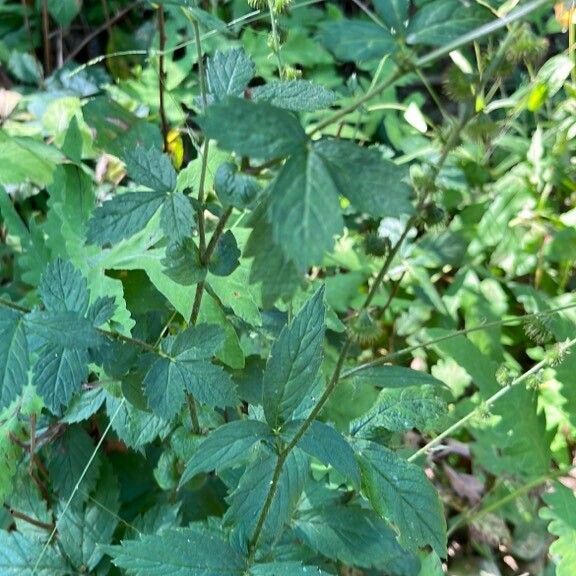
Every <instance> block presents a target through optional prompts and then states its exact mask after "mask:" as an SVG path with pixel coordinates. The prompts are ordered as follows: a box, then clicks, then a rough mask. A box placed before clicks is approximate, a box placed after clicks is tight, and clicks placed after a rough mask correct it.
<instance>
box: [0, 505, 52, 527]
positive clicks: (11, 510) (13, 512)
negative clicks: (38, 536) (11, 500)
mask: <svg viewBox="0 0 576 576" xmlns="http://www.w3.org/2000/svg"><path fill="white" fill-rule="evenodd" d="M4 508H5V509H6V510H8V513H9V514H10V516H12V518H18V519H19V520H23V521H24V522H27V523H28V524H31V525H32V526H36V528H42V529H43V530H52V529H53V528H54V524H47V523H46V522H41V521H40V520H37V519H36V518H32V517H31V516H28V514H24V512H19V511H18V510H14V508H10V506H8V504H4Z"/></svg>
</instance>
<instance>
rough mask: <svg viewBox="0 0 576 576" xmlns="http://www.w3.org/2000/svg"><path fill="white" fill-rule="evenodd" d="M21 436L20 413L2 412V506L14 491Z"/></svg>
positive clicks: (19, 461)
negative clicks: (18, 439) (17, 441)
mask: <svg viewBox="0 0 576 576" xmlns="http://www.w3.org/2000/svg"><path fill="white" fill-rule="evenodd" d="M20 436H23V426H22V424H21V422H20V421H19V417H18V413H17V412H16V411H14V410H10V408H8V409H6V410H4V411H2V412H0V462H2V466H1V467H0V504H4V500H5V499H6V497H7V496H9V495H10V494H11V493H12V491H13V489H14V476H15V475H16V473H17V472H18V468H19V467H20V463H21V457H22V452H23V450H22V448H21V447H20V446H18V445H17V444H16V443H15V442H14V438H18V437H20ZM0 550H1V549H0ZM0 557H1V556H0Z"/></svg>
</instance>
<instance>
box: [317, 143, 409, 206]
mask: <svg viewBox="0 0 576 576" xmlns="http://www.w3.org/2000/svg"><path fill="white" fill-rule="evenodd" d="M314 149H315V150H316V151H317V153H318V154H319V155H320V156H321V157H322V158H323V159H324V160H325V161H326V162H327V163H328V164H329V166H330V172H331V174H332V175H333V178H334V179H335V181H336V182H337V185H338V190H339V192H340V194H342V195H343V196H346V198H348V199H349V200H350V202H352V204H353V205H354V206H355V207H356V208H358V209H359V210H362V211H363V212H366V213H367V214H369V215H370V216H390V217H398V216H401V215H402V214H410V213H412V212H413V208H412V204H411V202H410V197H411V194H412V192H411V188H410V186H409V185H408V184H407V183H406V182H405V181H404V179H405V178H407V176H408V171H407V169H406V168H405V167H402V166H397V165H396V164H394V162H392V161H391V160H387V159H385V158H383V157H382V154H381V153H380V152H379V151H378V150H376V149H373V148H361V147H360V146H358V145H357V144H354V143H353V142H347V141H345V140H321V141H320V142H318V143H316V144H315V146H314Z"/></svg>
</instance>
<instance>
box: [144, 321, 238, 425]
mask: <svg viewBox="0 0 576 576" xmlns="http://www.w3.org/2000/svg"><path fill="white" fill-rule="evenodd" d="M223 342H224V332H223V330H222V329H221V328H220V327H219V326H210V325H207V324H201V325H198V326H193V327H190V328H188V329H187V330H185V331H184V332H182V333H180V334H178V336H176V338H174V339H166V340H165V341H164V342H163V344H162V346H163V349H164V351H165V352H166V354H168V355H169V357H160V358H158V359H157V360H155V362H154V363H153V364H152V366H151V367H150V369H149V370H148V372H147V373H146V376H145V377H144V381H143V386H144V390H145V393H146V396H147V398H148V404H149V406H150V408H151V409H152V410H153V411H154V413H155V414H157V415H158V416H160V417H161V418H164V419H166V420H170V419H171V418H172V417H173V416H174V415H175V414H176V413H177V412H178V410H180V408H181V407H182V404H183V403H184V397H185V392H186V391H188V392H190V393H191V394H192V395H193V396H194V397H195V398H196V399H197V400H198V401H200V402H202V403H204V404H209V405H210V406H221V407H225V406H232V405H234V404H235V403H236V401H237V396H236V393H235V391H234V386H233V383H232V380H231V379H230V377H229V376H228V374H227V373H226V372H225V371H224V370H223V369H222V368H221V367H220V366H216V365H214V364H211V363H210V359H211V358H212V356H213V355H214V354H215V353H216V351H217V350H218V349H219V348H220V347H221V346H222V344H223Z"/></svg>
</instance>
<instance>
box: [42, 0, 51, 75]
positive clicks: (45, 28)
mask: <svg viewBox="0 0 576 576" xmlns="http://www.w3.org/2000/svg"><path fill="white" fill-rule="evenodd" d="M42 37H43V41H42V44H43V46H44V77H47V76H50V72H51V71H52V70H51V68H52V63H51V54H50V16H49V14H48V0H42Z"/></svg>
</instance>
